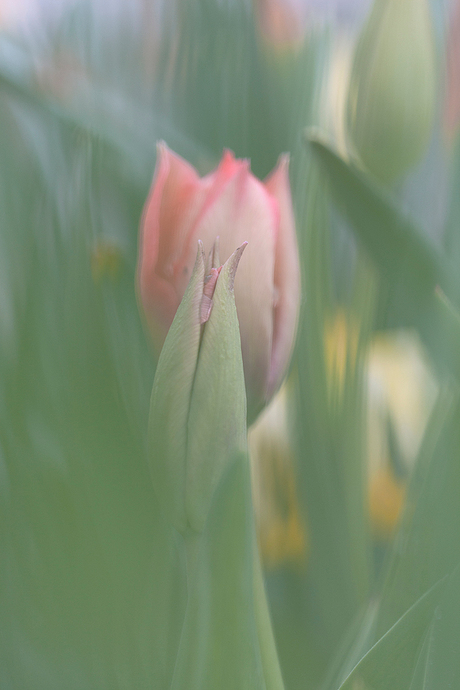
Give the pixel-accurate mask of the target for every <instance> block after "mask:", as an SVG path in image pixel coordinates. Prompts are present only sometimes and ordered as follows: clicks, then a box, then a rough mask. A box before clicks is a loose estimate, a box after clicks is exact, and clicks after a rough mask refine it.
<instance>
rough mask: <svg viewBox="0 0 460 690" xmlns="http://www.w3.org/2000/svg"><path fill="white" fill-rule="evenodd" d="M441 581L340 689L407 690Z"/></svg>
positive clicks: (389, 632) (373, 650)
mask: <svg viewBox="0 0 460 690" xmlns="http://www.w3.org/2000/svg"><path fill="white" fill-rule="evenodd" d="M443 584H444V581H440V582H439V583H437V584H436V585H435V586H434V587H432V588H431V589H430V590H429V591H428V592H426V594H424V595H423V596H422V597H420V599H418V601H417V602H416V603H415V604H414V605H413V606H411V607H410V609H408V611H406V613H405V614H404V615H403V616H401V618H400V619H399V620H398V621H397V622H396V623H395V624H394V626H393V627H392V628H390V630H388V632H387V633H386V634H385V635H384V636H383V637H382V638H380V640H379V641H378V642H377V643H376V644H375V645H374V646H373V647H372V649H370V650H369V652H368V653H367V654H366V655H365V656H364V657H363V658H362V659H361V661H360V662H359V664H358V665H357V666H356V667H355V668H354V669H353V671H352V673H351V674H350V675H349V676H348V678H347V679H346V680H345V682H344V683H342V685H341V686H340V690H356V688H372V690H407V688H408V687H409V685H410V683H411V680H412V677H413V674H414V670H415V667H416V664H417V659H418V655H419V651H420V648H421V646H422V644H423V641H424V637H425V634H426V631H427V628H428V625H429V623H430V621H431V618H432V616H433V612H434V609H435V607H436V604H437V602H438V601H439V597H440V592H441V590H442V585H443Z"/></svg>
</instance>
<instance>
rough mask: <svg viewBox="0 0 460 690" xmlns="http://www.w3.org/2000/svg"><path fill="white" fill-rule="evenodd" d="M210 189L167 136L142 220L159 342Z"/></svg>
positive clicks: (142, 281)
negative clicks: (192, 232)
mask: <svg viewBox="0 0 460 690" xmlns="http://www.w3.org/2000/svg"><path fill="white" fill-rule="evenodd" d="M205 197H206V189H205V186H204V185H203V182H202V180H200V178H199V176H198V174H197V172H196V170H195V169H194V168H193V167H192V166H191V165H190V164H189V163H187V161H185V160H183V159H182V158H181V157H180V156H178V155H176V154H175V153H173V152H172V151H171V150H170V149H169V148H168V147H167V146H166V144H164V143H163V142H160V143H159V144H158V146H157V165H156V169H155V175H154V180H153V183H152V187H151V190H150V194H149V196H148V198H147V201H146V204H145V207H144V213H143V216H142V221H141V238H140V254H139V266H140V268H139V288H140V298H141V301H142V306H143V308H144V312H145V314H146V317H147V321H148V324H149V327H150V329H151V331H152V337H153V339H154V343H155V344H156V346H157V348H158V349H160V348H161V344H162V342H163V340H164V338H165V335H166V333H167V331H168V328H169V326H170V325H171V322H172V320H173V318H174V314H175V312H176V310H177V308H178V306H179V303H180V300H181V298H182V295H183V294H184V292H185V289H186V287H187V283H188V281H189V279H190V274H191V269H192V266H193V261H194V256H195V249H196V241H195V242H194V245H193V247H191V253H190V256H187V259H186V261H184V256H183V255H184V243H185V241H186V239H187V235H188V234H189V230H190V227H192V225H193V222H194V220H195V218H196V216H197V214H198V212H199V209H200V208H201V207H202V205H203V202H204V199H205Z"/></svg>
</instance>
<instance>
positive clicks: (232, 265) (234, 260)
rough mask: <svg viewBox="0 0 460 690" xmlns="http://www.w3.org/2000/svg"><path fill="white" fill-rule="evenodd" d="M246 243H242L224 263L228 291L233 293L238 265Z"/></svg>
mask: <svg viewBox="0 0 460 690" xmlns="http://www.w3.org/2000/svg"><path fill="white" fill-rule="evenodd" d="M247 245H248V243H247V242H243V244H242V245H240V246H239V247H238V249H236V250H235V251H234V252H233V254H232V255H231V257H230V258H229V259H228V260H227V261H226V263H225V265H226V266H228V289H229V290H230V292H233V287H234V284H235V275H236V269H237V268H238V264H239V263H240V259H241V256H242V254H243V252H244V250H245V249H246V247H247Z"/></svg>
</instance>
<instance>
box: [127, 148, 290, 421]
mask: <svg viewBox="0 0 460 690" xmlns="http://www.w3.org/2000/svg"><path fill="white" fill-rule="evenodd" d="M288 164H289V159H288V156H286V155H283V156H281V158H280V160H279V162H278V165H277V167H276V168H275V169H274V170H273V172H272V173H271V174H270V176H269V177H268V178H267V179H266V180H265V181H264V182H260V181H259V180H258V179H256V178H255V177H254V175H252V173H251V171H250V168H249V162H248V161H247V160H236V159H235V158H234V156H233V154H232V153H231V152H230V151H225V152H224V155H223V157H222V160H221V161H220V163H219V166H218V167H217V169H216V170H215V171H213V172H212V173H210V174H209V175H206V176H205V177H203V178H200V177H199V175H198V173H197V172H196V170H195V169H194V168H193V167H192V166H191V165H190V164H189V163H187V162H186V161H185V160H184V159H182V158H180V157H179V156H177V155H176V154H175V153H173V152H172V151H171V150H170V149H168V147H167V146H166V145H165V144H164V143H160V144H159V145H158V155H157V165H156V170H155V175H154V179H153V183H152V187H151V190H150V193H149V196H148V198H147V202H146V204H145V207H144V212H143V217H142V222H141V236H140V254H139V269H138V281H139V294H140V300H141V303H142V307H143V310H144V313H145V315H146V319H147V323H148V325H149V328H150V331H151V334H152V338H153V341H154V344H155V346H156V347H157V349H158V350H159V349H160V348H161V346H162V344H163V341H164V338H165V337H166V333H167V331H168V329H169V327H170V325H171V323H172V320H173V318H174V315H175V313H176V310H177V308H178V306H179V303H180V301H181V299H182V296H183V294H184V292H185V289H186V287H187V284H188V281H189V278H190V275H191V272H192V269H193V266H194V262H195V256H196V247H197V242H198V240H201V241H202V242H203V245H204V248H205V251H206V253H208V252H210V251H211V249H212V247H213V245H214V242H215V240H216V238H217V237H219V247H220V260H221V261H222V260H223V261H225V260H226V259H227V258H228V257H229V256H230V255H231V253H232V252H233V251H234V249H235V247H237V246H239V245H241V244H242V243H243V242H245V241H247V242H248V247H247V249H246V251H245V253H244V255H243V257H242V259H241V263H240V266H239V269H238V274H237V277H236V281H235V298H236V307H237V312H238V319H239V324H240V333H241V347H242V353H243V363H244V372H245V380H246V390H247V395H248V409H249V410H250V413H249V416H250V417H253V416H255V414H256V413H257V412H258V411H259V410H260V409H261V408H262V407H263V406H264V405H265V404H266V403H267V402H268V401H269V400H270V398H271V397H272V396H273V394H274V393H275V392H276V390H277V389H278V388H279V386H280V384H281V382H282V380H283V377H284V375H285V373H286V369H287V366H288V363H289V359H290V355H291V351H292V347H293V343H294V337H295V331H296V325H297V316H298V306H299V296H300V276H299V258H298V250H297V243H296V235H295V226H294V214H293V210H292V201H291V192H290V186H289V177H288Z"/></svg>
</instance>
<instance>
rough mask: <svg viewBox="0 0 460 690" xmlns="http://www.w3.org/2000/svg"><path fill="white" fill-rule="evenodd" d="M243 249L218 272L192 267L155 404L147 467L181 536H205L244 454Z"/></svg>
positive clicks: (162, 361)
mask: <svg viewBox="0 0 460 690" xmlns="http://www.w3.org/2000/svg"><path fill="white" fill-rule="evenodd" d="M245 246H246V243H245V244H243V245H242V246H241V247H239V249H237V250H236V252H234V254H232V256H231V257H230V258H229V259H228V261H227V262H226V263H225V264H224V265H223V266H222V267H220V268H217V266H216V264H217V263H218V260H217V250H216V248H214V250H213V252H212V254H211V256H210V259H209V264H210V265H209V268H208V269H207V270H206V269H205V257H204V252H203V247H202V244H201V243H199V249H198V255H197V259H196V262H195V267H194V269H193V273H192V276H191V279H190V282H189V285H188V287H187V290H186V292H185V294H184V297H183V299H182V302H181V303H180V305H179V308H178V310H177V312H176V315H175V317H174V321H173V323H172V325H171V327H170V329H169V331H168V334H167V336H166V340H165V342H164V345H163V348H162V351H161V354H160V358H159V361H158V366H157V371H156V374H155V380H154V383H153V390H152V398H151V404H150V419H149V435H150V445H151V450H150V465H151V472H152V476H153V480H154V486H155V489H156V492H157V496H158V500H159V502H160V504H161V506H162V508H163V510H164V513H165V515H166V516H167V517H168V519H169V520H170V522H171V523H172V524H173V525H174V527H175V528H176V529H177V530H179V531H180V532H181V533H182V534H186V533H187V532H188V531H189V530H190V529H192V530H194V531H197V532H200V531H202V529H203V527H204V524H205V521H206V517H207V514H208V512H209V507H210V504H211V501H212V496H213V493H214V490H215V488H216V487H217V485H218V484H219V481H220V479H221V477H222V475H223V473H224V472H225V470H226V468H227V467H228V466H229V464H230V463H231V462H232V460H233V459H234V458H235V457H237V456H238V455H239V454H241V452H247V447H246V446H247V439H246V393H245V384H244V373H243V361H242V356H241V342H240V332H239V327H238V318H237V314H236V307H235V299H234V295H233V282H234V278H235V272H236V269H237V266H238V262H239V260H240V257H241V254H242V252H243V250H244V247H245Z"/></svg>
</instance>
